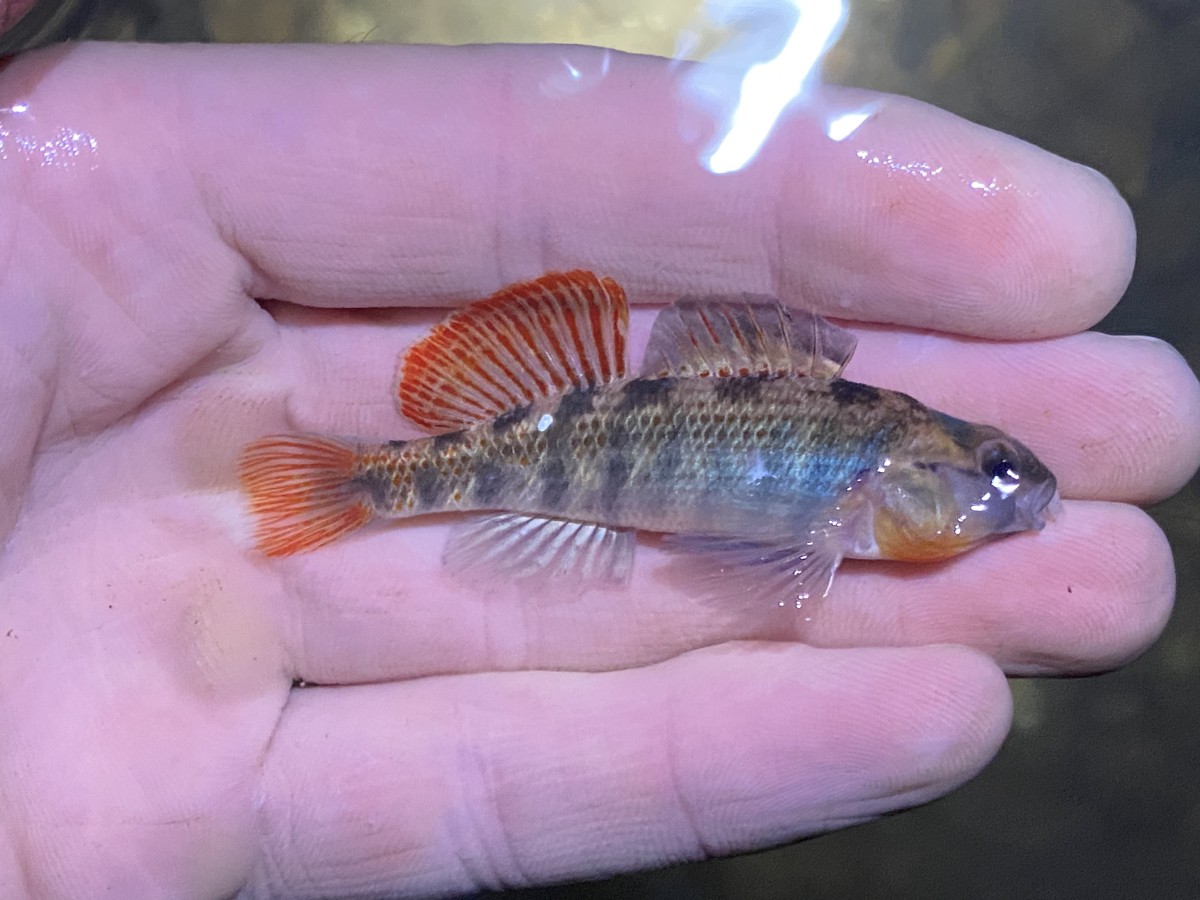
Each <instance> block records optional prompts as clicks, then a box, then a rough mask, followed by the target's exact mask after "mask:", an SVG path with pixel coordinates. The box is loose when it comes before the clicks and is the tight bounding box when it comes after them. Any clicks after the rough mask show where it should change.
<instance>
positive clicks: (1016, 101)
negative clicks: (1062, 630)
mask: <svg viewBox="0 0 1200 900" xmlns="http://www.w3.org/2000/svg"><path fill="white" fill-rule="evenodd" d="M702 7H703V2H702V0H590V2H587V0H578V2H573V3H572V2H564V0H553V2H550V0H542V2H532V0H510V2H508V3H495V2H488V0H410V2H396V0H96V2H86V0H79V2H71V0H66V2H43V3H41V4H40V5H39V6H38V7H36V8H35V9H34V11H33V12H32V13H31V14H30V15H29V16H28V17H27V19H26V20H25V21H24V22H22V23H21V25H19V26H18V28H17V29H16V30H15V31H14V32H13V33H11V34H10V35H9V36H8V37H7V38H5V39H3V40H0V50H12V49H17V48H21V47H28V46H34V45H38V44H42V43H47V42H50V41H55V40H62V39H68V38H81V37H89V38H99V39H120V40H126V39H138V40H152V41H182V40H219V41H287V40H306V41H363V40H369V41H390V42H422V43H470V42H481V41H553V42H577V43H590V44H600V45H604V46H610V47H614V48H618V49H624V50H632V51H639V52H648V53H659V54H662V55H670V54H671V53H672V52H673V49H674V47H675V41H676V38H677V35H678V34H679V32H680V30H681V29H683V28H686V27H693V26H694V25H695V23H696V21H697V17H698V16H701V14H702ZM850 10H851V14H850V22H849V26H848V28H847V31H846V34H845V35H844V36H843V38H842V40H841V42H840V43H839V44H838V46H837V47H835V48H834V50H833V51H832V52H831V53H830V55H829V57H828V58H827V59H826V64H825V71H826V73H827V76H828V78H829V79H830V80H832V81H835V82H838V83H843V84H853V85H859V86H863V87H871V88H877V89H884V90H889V91H893V92H897V93H903V94H908V95H910V96H913V97H917V98H920V99H922V100H926V101H929V102H931V103H934V104H937V105H938V106H942V107H944V108H946V109H949V110H951V111H953V112H955V113H957V114H959V115H961V116H964V117H966V118H968V119H971V120H973V121H976V122H980V123H982V124H985V125H989V126H991V127H993V128H997V129H1001V130H1003V131H1007V132H1010V133H1012V134H1015V135H1017V136H1019V137H1022V138H1024V139H1026V140H1028V141H1031V142H1033V143H1035V144H1038V145H1040V146H1042V147H1045V148H1047V149H1048V150H1051V151H1053V152H1055V153H1058V154H1061V155H1063V156H1066V157H1069V158H1071V159H1074V160H1077V161H1079V162H1084V163H1087V164H1089V165H1091V166H1094V167H1095V168H1097V169H1099V170H1100V171H1102V172H1103V173H1104V174H1106V175H1107V176H1108V177H1109V178H1111V179H1112V180H1113V181H1114V182H1115V183H1116V185H1117V187H1118V188H1119V189H1120V190H1121V192H1122V193H1123V194H1124V195H1125V197H1126V199H1127V200H1128V201H1129V202H1130V204H1131V205H1132V207H1133V210H1134V215H1135V217H1136V219H1137V225H1138V231H1139V250H1138V264H1137V270H1136V273H1135V275H1134V279H1133V283H1132V285H1131V286H1130V288H1129V292H1128V294H1127V296H1126V297H1125V299H1124V300H1123V301H1122V303H1121V305H1120V306H1119V307H1118V308H1117V309H1116V310H1115V311H1114V312H1113V313H1112V314H1111V315H1110V316H1109V317H1108V318H1107V319H1105V321H1104V322H1103V323H1102V325H1101V326H1100V327H1101V329H1102V330H1106V331H1111V332H1116V333H1142V334H1152V335H1156V336H1158V337H1162V338H1165V339H1168V340H1170V341H1171V342H1172V343H1173V344H1174V345H1175V346H1176V347H1178V348H1179V349H1180V350H1181V351H1182V352H1183V353H1184V354H1185V355H1186V356H1187V358H1188V360H1189V361H1190V363H1191V365H1192V367H1193V369H1196V368H1197V367H1198V365H1200V312H1198V310H1200V306H1198V305H1197V303H1196V301H1195V293H1196V290H1197V284H1198V283H1200V2H1197V0H1086V2H1084V0H850ZM704 34H705V40H706V41H707V42H708V44H709V45H710V46H711V45H712V44H714V43H716V42H718V41H719V40H720V39H721V37H722V36H723V32H722V30H721V29H720V28H717V27H711V28H708V29H707V30H705V31H704ZM702 46H703V43H702ZM1152 512H1153V514H1154V516H1155V517H1156V519H1157V520H1158V521H1159V523H1160V524H1161V525H1162V527H1163V528H1164V529H1165V530H1166V532H1167V534H1168V536H1169V537H1170V539H1171V543H1172V546H1173V547H1174V549H1175V558H1176V563H1177V566H1178V570H1179V594H1178V603H1177V606H1176V610H1175V615H1174V617H1173V619H1172V620H1171V623H1170V625H1169V627H1168V628H1167V631H1166V634H1165V635H1164V636H1163V638H1162V639H1161V640H1160V641H1159V642H1158V644H1157V645H1156V646H1155V647H1154V648H1153V649H1152V650H1151V651H1150V652H1149V653H1148V654H1146V655H1145V656H1144V657H1143V658H1142V659H1140V660H1139V661H1137V662H1136V663H1134V664H1133V665H1131V666H1128V667H1126V668H1125V669H1123V670H1121V671H1120V672H1115V673H1112V674H1109V675H1103V676H1099V677H1095V678H1086V679H1078V680H1062V681H1052V680H1045V679H1042V680H1037V681H1016V682H1012V688H1013V691H1014V694H1015V697H1016V718H1015V727H1014V729H1013V733H1012V735H1011V736H1010V737H1009V739H1008V742H1007V743H1006V744H1005V746H1004V749H1003V750H1002V751H1001V753H1000V755H999V757H998V758H997V759H996V761H995V762H994V763H993V764H992V765H991V766H990V767H989V768H988V769H987V770H986V771H985V772H984V773H983V774H982V775H981V776H980V777H979V778H977V779H975V781H973V782H972V783H970V784H969V785H967V786H966V787H964V788H962V789H961V790H959V791H957V792H956V793H954V794H953V795H951V796H950V797H948V798H946V799H944V800H941V801H939V802H936V803H933V804H931V805H929V806H927V807H924V808H922V809H919V810H915V811H912V812H908V813H903V814H900V815H896V816H893V817H891V818H889V819H886V820H884V821H880V822H876V823H874V824H870V825H865V826H861V827H858V828H854V829H851V830H848V831H843V832H840V833H837V834H832V835H827V836H824V837H820V838H816V839H813V840H809V841H806V842H804V843H801V844H798V845H795V846H791V847H785V848H782V849H779V850H775V851H771V852H767V853H761V854H758V855H755V856H747V857H742V858H739V859H733V860H720V861H713V862H708V863H698V864H693V865H685V866H679V867H676V868H673V869H668V870H665V871H662V872H656V873H650V874H645V875H635V876H626V877H621V878H615V879H611V880H609V881H606V882H599V883H595V884H588V885H572V886H566V887H562V888H552V889H544V890H531V891H521V892H512V893H510V894H505V895H504V897H505V900H568V898H569V900H580V898H605V900H607V898H617V897H637V898H674V897H680V898H735V897H736V898H751V900H767V898H794V897H822V898H861V897H883V896H887V897H898V898H905V897H921V898H996V900H1001V898H1003V900H1008V898H1016V897H1020V898H1041V897H1053V898H1076V897H1079V898H1084V897H1087V898H1168V900H1171V898H1200V602H1198V601H1200V553H1198V550H1200V482H1198V481H1197V480H1193V481H1192V483H1191V484H1189V485H1188V487H1187V488H1186V489H1185V490H1184V491H1183V492H1182V493H1181V494H1180V495H1178V496H1177V497H1175V498H1174V499H1172V500H1170V501H1168V502H1166V503H1163V504H1161V505H1160V506H1159V507H1157V508H1155V509H1154V510H1152Z"/></svg>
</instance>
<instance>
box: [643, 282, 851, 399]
mask: <svg viewBox="0 0 1200 900" xmlns="http://www.w3.org/2000/svg"><path fill="white" fill-rule="evenodd" d="M856 342H857V341H856V339H855V337H854V335H852V334H851V333H850V332H849V331H847V330H846V329H844V328H839V327H838V326H837V325H834V324H833V323H832V322H829V321H827V320H825V319H823V318H821V317H820V316H818V315H815V314H813V313H810V312H804V311H803V310H794V309H789V308H788V307H786V306H784V305H783V304H782V303H780V302H779V301H778V300H776V299H775V298H774V297H768V296H765V295H762V294H735V295H723V296H715V297H684V298H682V299H681V300H679V301H677V302H676V303H674V304H673V305H672V306H668V307H667V308H666V309H664V310H663V311H662V312H661V313H659V314H658V318H657V319H655V320H654V327H653V329H652V330H651V332H650V343H649V345H648V346H647V347H646V356H645V359H644V361H643V363H642V377H644V378H665V377H667V376H676V377H687V376H692V375H708V376H714V377H719V378H720V377H730V376H738V375H742V376H746V375H759V376H764V377H779V378H782V377H787V376H807V377H810V378H837V377H838V375H840V374H841V372H842V369H844V368H845V367H846V363H847V362H849V361H850V356H851V355H852V354H853V353H854V346H855V344H856Z"/></svg>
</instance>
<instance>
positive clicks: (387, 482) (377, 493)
mask: <svg viewBox="0 0 1200 900" xmlns="http://www.w3.org/2000/svg"><path fill="white" fill-rule="evenodd" d="M392 443H397V444H403V443H404V441H393V442H392ZM350 484H351V485H352V486H353V487H355V488H358V489H360V490H364V491H366V492H367V493H369V494H370V495H371V500H372V501H373V502H374V504H375V506H376V508H383V507H385V506H387V505H388V493H389V491H390V488H391V486H392V482H391V479H390V478H388V477H387V475H383V476H380V475H378V474H364V475H356V476H355V477H354V478H352V479H350Z"/></svg>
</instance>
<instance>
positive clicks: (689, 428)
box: [355, 377, 948, 535]
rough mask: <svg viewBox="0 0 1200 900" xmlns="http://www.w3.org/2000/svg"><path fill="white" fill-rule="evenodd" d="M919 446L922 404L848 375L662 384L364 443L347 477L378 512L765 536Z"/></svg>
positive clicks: (938, 435) (923, 440)
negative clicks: (490, 515) (526, 517)
mask: <svg viewBox="0 0 1200 900" xmlns="http://www.w3.org/2000/svg"><path fill="white" fill-rule="evenodd" d="M931 442H932V443H936V444H937V445H938V447H939V449H943V448H944V445H945V444H947V443H948V439H947V438H946V436H945V435H944V433H943V431H942V429H941V428H938V427H937V426H936V425H935V424H934V422H933V419H932V416H931V414H930V413H929V411H928V410H926V409H925V407H923V406H921V405H920V404H919V403H917V402H916V401H915V400H912V399H911V398H910V397H907V396H905V395H903V394H897V393H894V392H890V391H884V390H880V389H877V388H873V387H868V386H865V385H859V384H855V383H854V382H849V381H841V380H836V381H828V380H817V379H795V378H789V379H763V378H758V377H747V378H720V379H718V378H688V379H676V378H663V379H654V380H635V381H630V382H626V383H624V384H618V385H611V386H606V387H600V388H593V389H590V390H583V391H576V392H573V393H570V394H567V395H566V396H564V397H562V398H560V399H557V400H554V401H546V402H542V403H536V404H533V405H531V406H528V407H524V408H521V409H517V410H514V411H513V412H511V413H507V414H505V415H503V416H500V417H498V418H497V419H495V420H493V421H490V422H486V423H484V424H481V425H478V426H475V427H473V428H469V429H466V430H463V431H458V432H452V433H449V434H444V435H439V436H437V437H432V438H422V439H418V440H414V441H409V442H403V443H395V444H389V445H382V446H380V447H377V448H369V449H365V450H364V452H363V453H362V454H361V463H360V470H359V471H358V472H356V475H355V481H356V482H357V483H358V484H360V485H361V486H363V487H364V488H366V489H367V491H368V492H369V494H370V496H371V497H372V498H373V504H374V508H375V511H376V512H377V513H378V514H380V515H384V516H391V517H397V516H409V515H417V514H420V513H429V512H440V511H449V510H464V511H467V510H506V511H511V512H522V513H529V514H536V515H543V516H553V517H562V518H568V519H574V520H578V521H589V522H596V523H600V524H604V525H609V526H614V527H632V528H639V529H644V530H648V531H662V532H701V533H709V534H718V533H727V534H738V535H747V534H758V533H779V532H780V530H781V529H786V528H787V527H789V526H790V525H791V524H792V521H791V520H792V518H793V517H794V516H796V515H798V514H803V512H804V511H805V510H811V506H812V502H813V501H814V500H828V501H831V502H832V501H835V500H836V499H837V497H838V496H839V495H840V494H841V493H842V492H844V491H845V490H846V489H847V487H848V486H849V485H850V484H851V483H853V481H854V479H855V478H856V476H857V475H858V474H859V473H861V472H863V471H864V470H873V469H875V468H877V467H878V466H879V465H880V464H881V462H882V460H883V459H885V458H886V457H889V456H890V455H894V454H895V453H897V452H904V453H906V454H908V453H914V452H915V453H918V454H919V453H921V452H924V451H925V450H926V449H927V445H929V444H930V443H931ZM901 448H903V450H902V451H901ZM798 511H799V512H798Z"/></svg>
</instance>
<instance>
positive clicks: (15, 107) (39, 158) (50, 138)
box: [0, 101, 99, 169]
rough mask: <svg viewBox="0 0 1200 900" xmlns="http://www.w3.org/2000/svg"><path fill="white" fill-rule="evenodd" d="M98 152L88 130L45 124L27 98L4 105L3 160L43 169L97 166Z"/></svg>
mask: <svg viewBox="0 0 1200 900" xmlns="http://www.w3.org/2000/svg"><path fill="white" fill-rule="evenodd" d="M96 151H97V142H96V138H95V137H93V136H92V135H91V134H89V133H88V132H86V131H81V130H80V129H78V128H72V127H70V126H68V125H59V126H57V127H55V128H46V127H43V126H41V125H40V124H39V123H38V121H37V119H36V118H35V117H34V115H33V113H32V112H31V111H30V107H29V104H28V103H27V102H25V101H17V102H15V103H13V104H12V105H11V106H2V107H0V160H10V159H13V160H22V161H24V162H26V163H32V164H33V165H36V166H39V167H40V168H43V169H71V168H76V167H80V166H82V167H84V168H87V169H95V168H96V167H97V166H98V165H99V162H98V159H97V152H96Z"/></svg>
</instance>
